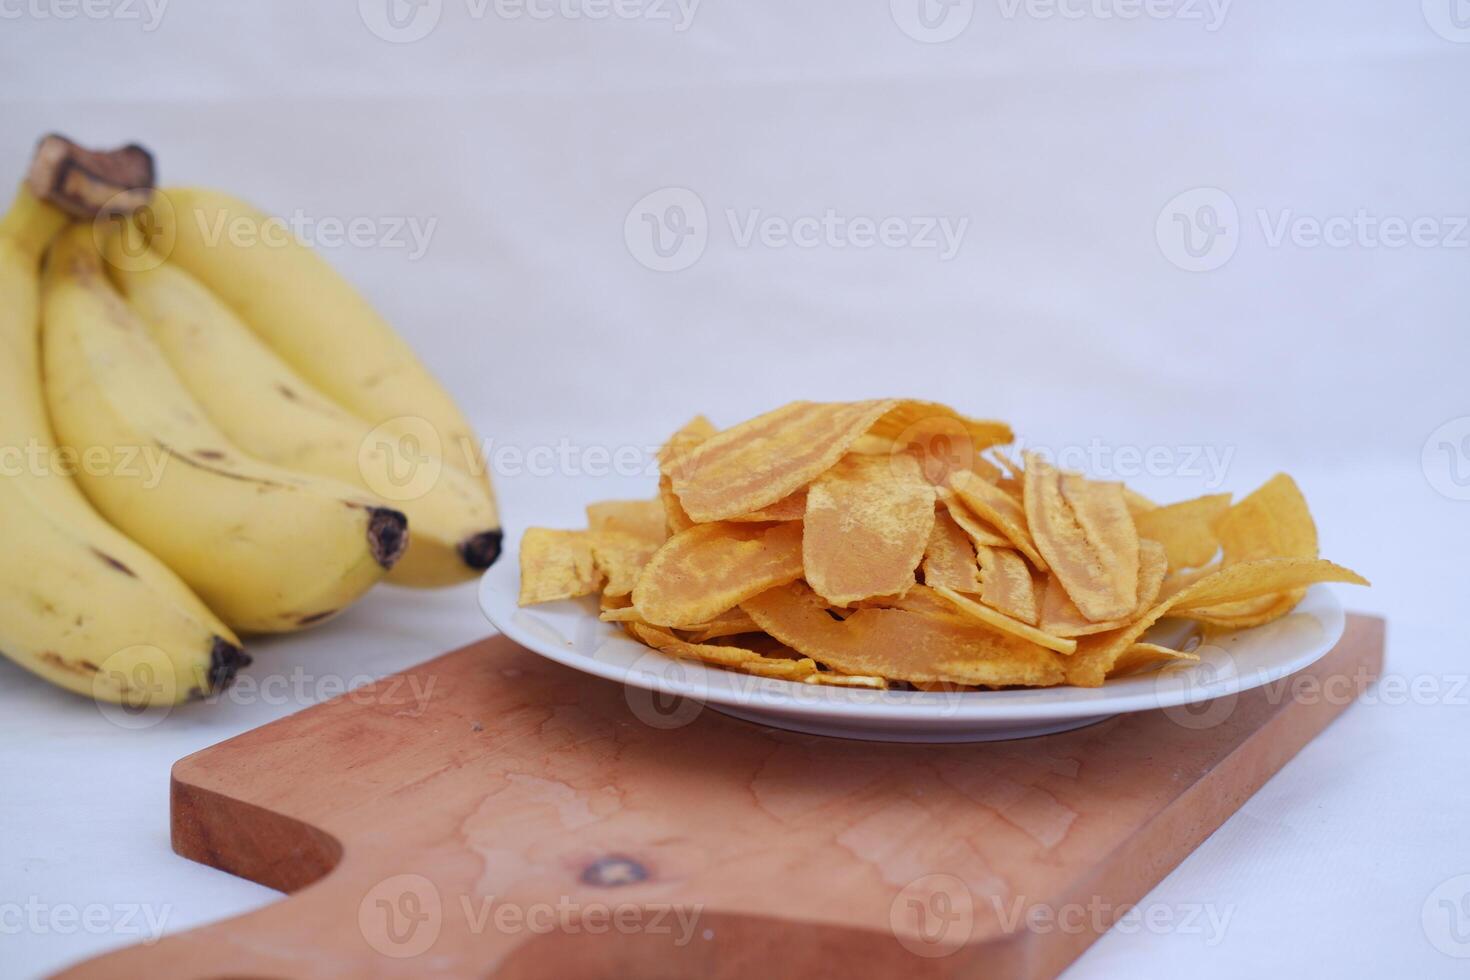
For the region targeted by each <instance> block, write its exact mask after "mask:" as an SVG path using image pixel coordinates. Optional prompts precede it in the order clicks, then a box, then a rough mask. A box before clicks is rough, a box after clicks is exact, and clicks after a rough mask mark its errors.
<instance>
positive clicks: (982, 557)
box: [975, 548, 1045, 645]
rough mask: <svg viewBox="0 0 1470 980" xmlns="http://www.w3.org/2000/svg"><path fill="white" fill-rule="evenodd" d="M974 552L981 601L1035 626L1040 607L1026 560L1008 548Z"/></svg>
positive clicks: (978, 549)
mask: <svg viewBox="0 0 1470 980" xmlns="http://www.w3.org/2000/svg"><path fill="white" fill-rule="evenodd" d="M975 552H976V557H977V558H978V559H979V562H980V601H981V602H983V603H985V604H986V605H987V606H989V607H990V608H992V609H997V610H999V611H1000V612H1003V613H1005V614H1006V615H1007V616H1010V617H1011V618H1012V619H1019V620H1020V621H1021V622H1023V623H1027V624H1029V625H1031V626H1035V625H1036V623H1037V620H1038V619H1040V617H1041V603H1040V601H1039V600H1038V599H1037V596H1036V582H1035V580H1034V579H1032V577H1031V567H1030V566H1029V565H1027V564H1026V559H1024V558H1022V557H1021V553H1020V552H1018V551H1015V550H1013V549H1011V548H976V549H975ZM1043 645H1045V644H1043Z"/></svg>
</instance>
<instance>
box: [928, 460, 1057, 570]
mask: <svg viewBox="0 0 1470 980" xmlns="http://www.w3.org/2000/svg"><path fill="white" fill-rule="evenodd" d="M950 489H952V490H953V491H954V492H955V493H956V494H958V495H959V498H960V501H961V502H962V503H964V505H965V506H966V507H967V508H969V510H970V511H971V512H972V513H973V514H975V516H977V517H980V518H982V519H983V520H985V521H988V522H989V523H990V524H991V525H993V526H994V527H995V529H996V530H998V531H1000V533H1001V534H1002V535H1004V536H1005V539H1006V544H1007V545H1009V546H1010V547H1013V548H1015V549H1016V550H1018V551H1020V552H1021V554H1023V555H1025V556H1026V558H1027V560H1028V561H1030V562H1031V564H1032V565H1033V566H1034V567H1035V568H1036V570H1037V571H1039V572H1044V571H1046V570H1047V564H1046V559H1045V558H1043V557H1042V556H1041V552H1040V550H1038V548H1037V547H1036V543H1035V542H1034V541H1033V540H1032V536H1031V531H1030V530H1029V529H1028V525H1027V522H1026V518H1027V514H1026V511H1025V510H1024V509H1023V508H1022V506H1021V504H1020V503H1019V502H1017V500H1016V498H1014V497H1012V496H1011V495H1010V494H1008V493H1006V492H1005V491H1004V490H1002V489H1001V488H1000V487H998V486H996V485H995V484H993V483H987V482H986V481H985V480H982V479H980V477H979V476H977V475H975V474H974V473H956V474H955V475H954V478H953V479H952V480H951V481H950ZM955 520H956V521H959V524H960V526H961V527H964V521H961V520H960V519H959V518H958V517H956V518H955ZM979 543H980V542H979V541H978V540H977V541H976V544H979Z"/></svg>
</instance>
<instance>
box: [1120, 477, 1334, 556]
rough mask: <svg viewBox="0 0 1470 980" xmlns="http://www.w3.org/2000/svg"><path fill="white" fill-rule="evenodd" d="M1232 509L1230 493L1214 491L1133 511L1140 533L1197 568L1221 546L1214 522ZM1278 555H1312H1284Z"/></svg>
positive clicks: (1140, 535) (1171, 554) (1134, 520)
mask: <svg viewBox="0 0 1470 980" xmlns="http://www.w3.org/2000/svg"><path fill="white" fill-rule="evenodd" d="M1229 509H1230V494H1228V493H1214V494H1210V495H1209V496H1205V497H1196V498H1195V499H1193V500H1183V501H1180V502H1179V503H1177V504H1168V505H1167V506H1164V507H1154V508H1153V509H1152V510H1147V511H1144V512H1142V513H1137V512H1135V513H1134V516H1133V524H1134V526H1135V527H1136V528H1137V529H1138V535H1139V537H1143V538H1149V539H1151V540H1154V541H1157V542H1159V543H1160V544H1162V545H1163V546H1164V551H1165V552H1166V553H1167V554H1168V556H1169V565H1170V566H1171V567H1173V568H1198V567H1199V566H1201V565H1205V564H1208V563H1209V562H1210V561H1211V560H1213V559H1214V557H1215V553H1216V552H1217V551H1219V550H1220V539H1219V538H1218V537H1216V535H1215V525H1216V524H1217V523H1219V521H1220V519H1221V518H1222V517H1224V516H1225V513H1226V512H1227V511H1228V510H1229ZM1278 557H1287V558H1298V557H1313V558H1315V557H1316V555H1311V556H1301V555H1281V556H1278Z"/></svg>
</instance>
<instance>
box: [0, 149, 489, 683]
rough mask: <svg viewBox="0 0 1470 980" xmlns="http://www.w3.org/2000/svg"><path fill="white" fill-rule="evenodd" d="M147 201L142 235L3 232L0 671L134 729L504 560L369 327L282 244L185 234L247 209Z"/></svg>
mask: <svg viewBox="0 0 1470 980" xmlns="http://www.w3.org/2000/svg"><path fill="white" fill-rule="evenodd" d="M150 164H151V160H150ZM163 194H164V195H165V196H166V198H167V199H168V201H169V203H170V204H171V205H172V208H171V209H167V208H160V209H156V210H155V211H154V212H153V213H154V214H164V215H166V216H167V219H168V220H167V221H165V222H154V223H152V224H151V225H148V224H145V223H143V222H141V221H139V220H137V218H138V216H137V215H134V216H133V217H129V216H128V215H126V214H125V215H123V216H121V218H120V219H119V220H115V221H111V222H106V221H101V220H99V221H90V220H82V221H75V222H74V221H73V220H72V217H76V216H78V215H76V213H75V212H73V215H72V217H69V216H68V214H66V213H63V211H61V210H58V209H57V208H55V207H53V206H52V205H51V204H49V203H47V202H46V201H43V200H41V199H40V198H38V197H37V196H35V195H34V194H33V193H32V191H31V190H30V189H29V188H28V187H22V189H21V190H20V192H19V194H18V195H17V196H16V198H15V200H14V202H13V204H12V206H11V208H10V210H9V212H8V213H7V214H6V215H5V216H4V217H3V219H0V297H3V302H0V534H3V535H4V536H5V540H6V541H7V545H8V547H7V549H6V555H7V556H8V557H6V558H5V559H0V651H3V653H4V654H5V655H6V656H8V657H10V658H11V659H13V660H15V661H16V662H18V663H20V664H21V665H22V666H24V667H26V668H28V669H30V670H31V671H33V672H35V673H37V674H39V675H40V676H42V677H45V678H46V679H48V680H50V681H53V682H54V683H56V684H58V685H60V686H62V687H65V688H68V689H70V690H73V691H77V692H79V693H82V694H86V695H89V696H92V697H94V698H97V699H100V700H106V701H113V702H118V703H122V704H126V705H129V706H133V707H142V706H148V705H158V704H170V703H175V702H178V701H183V700H186V699H188V698H191V697H199V696H203V695H206V694H208V693H210V692H213V691H216V690H219V689H221V688H222V687H224V686H225V685H227V684H228V683H229V682H230V681H231V679H232V678H233V676H234V675H235V672H236V671H238V670H239V669H240V668H241V667H243V666H246V665H248V664H249V663H250V657H249V655H248V654H247V653H245V652H244V650H243V649H242V647H241V644H240V640H239V638H238V637H239V635H240V634H254V633H282V632H289V631H293V630H298V629H302V628H304V627H307V626H312V625H314V624H317V623H320V622H323V621H325V620H327V619H329V618H330V617H332V616H333V615H335V614H337V613H339V612H341V611H342V610H343V609H344V608H346V607H347V606H348V605H350V604H351V603H353V602H354V601H356V600H357V599H358V598H360V597H361V596H362V595H363V594H364V593H365V592H366V591H367V590H368V589H370V588H371V587H372V586H373V585H374V584H376V583H377V582H379V581H381V580H386V581H389V582H392V583H396V584H400V585H408V586H418V587H434V586H442V585H449V584H453V583H457V582H462V581H466V580H468V579H470V578H473V577H474V576H475V575H476V574H478V573H479V572H480V571H481V570H483V569H484V568H486V567H488V566H489V565H490V563H491V562H493V561H494V560H495V558H496V557H497V556H498V554H499V552H500V540H501V531H500V522H499V518H498V516H497V513H496V508H495V500H494V496H493V492H492V490H491V487H490V483H489V479H488V476H487V472H486V468H485V467H484V465H483V462H482V460H481V458H480V455H479V453H478V450H477V447H476V441H475V436H474V433H473V431H472V429H471V428H470V427H469V425H468V423H467V422H466V421H465V419H464V417H463V416H462V415H461V414H460V412H459V410H458V409H457V408H456V407H455V405H454V403H453V401H452V400H451V399H450V398H449V396H448V395H446V394H445V393H444V392H443V390H442V389H441V388H440V387H439V386H438V384H437V383H436V382H435V381H434V380H433V378H432V377H431V376H430V375H429V374H428V372H427V371H426V370H425V369H424V367H423V366H422V365H421V364H420V363H419V361H418V360H417V359H416V358H415V357H414V356H413V354H412V352H411V351H409V349H408V348H407V347H406V345H404V343H403V342H402V341H401V340H400V339H399V338H398V337H397V336H396V334H394V333H393V331H392V330H391V328H390V327H388V325H387V324H386V323H385V322H384V321H383V320H382V319H381V318H380V317H379V316H378V315H377V314H376V313H375V312H374V311H373V310H372V309H371V307H369V306H368V305H367V303H366V302H365V301H364V300H363V299H362V298H361V297H360V296H359V295H358V294H357V293H356V292H355V291H354V290H353V289H352V288H351V287H350V286H349V285H348V284H347V283H346V282H345V281H344V280H343V279H341V278H340V277H339V276H337V274H336V273H335V272H334V271H333V270H332V269H331V268H330V267H329V266H328V265H327V264H326V263H325V262H323V261H322V260H321V259H320V258H319V257H318V256H316V255H315V254H313V253H312V252H310V251H309V250H308V249H307V248H306V247H305V246H304V245H301V244H298V243H295V242H292V243H291V244H289V245H282V244H281V243H279V242H274V241H272V242H267V241H265V240H263V239H257V240H255V242H254V243H253V244H239V243H235V242H231V241H227V240H225V239H221V240H219V241H209V240H206V238H205V237H204V236H203V235H202V233H201V229H202V228H207V227H211V225H210V224H208V222H209V221H211V220H213V219H215V218H218V217H219V216H226V217H234V216H244V217H246V218H248V219H250V220H257V221H261V222H264V221H266V220H267V219H266V216H264V215H262V214H260V213H259V212H256V211H254V210H253V209H251V208H250V207H249V206H248V205H246V204H243V203H242V202H239V201H237V200H234V199H232V198H229V197H227V196H225V195H222V194H218V193H214V192H210V191H198V190H183V189H181V190H169V191H164V192H163ZM48 200H49V198H48ZM410 531H411V533H410Z"/></svg>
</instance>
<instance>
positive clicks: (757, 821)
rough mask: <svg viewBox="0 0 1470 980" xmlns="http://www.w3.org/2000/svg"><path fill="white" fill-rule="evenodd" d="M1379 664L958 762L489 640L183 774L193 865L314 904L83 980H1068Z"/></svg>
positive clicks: (1370, 632) (219, 928)
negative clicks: (676, 712) (1060, 978)
mask: <svg viewBox="0 0 1470 980" xmlns="http://www.w3.org/2000/svg"><path fill="white" fill-rule="evenodd" d="M1382 651H1383V622H1382V620H1378V619H1372V618H1368V617H1363V616H1351V617H1349V623H1348V630H1347V634H1346V636H1345V637H1344V639H1343V641H1342V642H1341V643H1340V644H1339V645H1338V646H1337V648H1336V649H1334V650H1333V651H1332V652H1331V653H1330V654H1328V655H1327V657H1325V658H1324V659H1323V660H1322V661H1320V662H1319V663H1318V664H1316V665H1315V666H1314V667H1312V668H1309V669H1308V670H1307V671H1304V672H1303V673H1302V674H1299V675H1297V677H1296V680H1298V681H1301V680H1302V679H1304V678H1311V679H1314V680H1315V682H1317V683H1318V684H1320V683H1323V682H1326V681H1327V680H1328V678H1330V677H1338V678H1343V679H1344V680H1340V681H1338V682H1336V683H1335V684H1334V685H1332V686H1331V687H1329V688H1328V690H1330V691H1334V692H1336V693H1335V695H1334V696H1328V697H1322V696H1317V695H1315V694H1312V693H1311V692H1314V691H1320V690H1321V689H1322V688H1319V687H1311V686H1310V685H1302V686H1300V687H1297V686H1294V685H1289V684H1287V683H1286V682H1282V683H1280V684H1277V685H1272V686H1269V687H1267V688H1261V689H1257V690H1255V691H1251V692H1247V693H1246V694H1243V695H1240V696H1239V697H1238V698H1237V699H1236V700H1235V701H1234V703H1233V704H1227V703H1223V702H1215V703H1214V705H1213V707H1212V708H1211V709H1210V712H1209V714H1208V715H1201V714H1198V713H1197V711H1198V709H1196V713H1194V714H1187V715H1186V714H1181V713H1180V711H1183V709H1178V710H1176V711H1172V712H1164V711H1156V712H1149V713H1145V714H1135V715H1128V716H1122V717H1118V718H1114V719H1111V720H1108V721H1105V722H1102V723H1100V724H1097V725H1094V726H1092V727H1090V728H1085V729H1080V730H1077V731H1072V732H1067V733H1064V734H1059V735H1051V736H1047V737H1044V738H1036V739H1029V740H1024V741H1016V742H990V743H980V744H968V745H942V746H940V745H896V744H876V743H870V742H849V741H843V740H837V739H826V738H819V737H814V736H806V735H797V734H792V733H788V732H782V731H777V730H772V729H766V728H761V727H758V726H755V725H751V724H748V723H745V722H741V721H736V720H734V719H731V718H727V717H725V716H723V715H720V714H719V713H717V712H716V711H714V710H710V709H704V710H702V711H699V712H698V713H697V714H696V716H695V717H694V719H693V720H692V722H690V723H689V724H687V725H685V726H683V727H678V728H674V729H661V728H657V727H651V726H649V725H647V724H644V723H642V722H640V721H639V720H638V718H637V717H636V716H635V714H634V713H633V712H632V711H631V710H630V708H629V705H628V702H627V699H626V698H625V694H624V691H623V689H622V688H621V687H619V686H618V685H615V684H611V683H608V682H605V681H600V680H595V679H592V678H589V677H586V676H583V675H580V674H578V673H576V672H573V671H571V670H568V669H566V668H564V667H561V666H558V665H556V664H553V663H551V662H548V661H546V660H543V659H542V658H540V657H537V656H536V655H534V654H532V653H529V652H527V651H525V650H522V649H520V648H519V647H517V646H515V645H514V644H512V643H511V642H509V641H507V640H505V639H504V638H501V637H494V638H491V639H488V640H485V641H483V642H481V643H478V644H475V645H474V646H471V647H467V648H465V649H463V650H459V651H456V652H454V653H450V654H447V655H445V656H443V657H440V658H438V659H436V660H433V661H430V662H428V663H426V664H423V665H422V666H420V667H417V668H414V669H413V670H411V671H408V672H406V673H405V674H401V675H397V676H396V677H393V678H387V679H385V680H384V681H381V682H379V683H378V684H376V685H373V686H372V687H370V688H366V689H362V690H359V691H357V692H355V693H353V694H351V695H348V696H346V697H343V698H339V699H337V700H335V701H332V702H328V703H326V704H322V705H319V706H317V707H313V708H310V709H308V710H306V711H303V712H301V713H300V714H297V715H295V716H293V717H290V718H286V719H283V720H281V721H278V722H275V723H274V724H271V725H267V726H265V727H264V728H261V729H258V730H256V731H253V732H249V733H247V734H245V735H242V736H240V737H238V738H235V739H231V740H230V741H228V742H225V743H223V744H221V745H217V746H214V747H213V748H209V749H206V750H204V751H203V752H199V753H197V754H195V755H192V756H190V757H189V758H187V759H184V760H182V761H181V762H179V763H178V764H177V765H176V766H175V767H174V773H173V835H174V847H175V849H176V850H177V851H178V852H179V853H180V854H183V855H184V856H186V857H189V858H193V859H194V860H197V861H202V862H204V863H206V864H210V865H213V866H215V867H218V868H222V869H224V870H226V871H229V872H232V873H234V874H237V875H242V876H244V877H247V878H250V879H252V880H255V881H259V882H262V883H264V884H268V885H270V886H272V887H274V888H279V889H282V890H286V891H289V892H292V895H291V896H290V897H289V898H287V899H285V900H283V901H281V902H278V903H276V904H273V905H270V906H267V907H265V908H262V909H260V910H258V911H256V912H253V913H251V914H249V915H245V916H241V917H239V918H236V919H232V920H229V921H226V922H220V923H217V924H215V925H211V926H206V927H203V928H199V929H195V930H193V931H191V932H187V933H183V934H181V935H178V936H173V937H169V938H167V939H165V940H163V941H162V942H160V943H158V944H157V945H154V946H151V947H134V948H131V949H126V950H123V951H120V952H117V953H113V954H110V955H107V956H103V957H100V958H98V959H95V960H92V961H90V962H87V963H84V964H82V965H80V966H78V967H76V968H74V969H72V970H70V971H68V972H67V973H66V974H64V975H65V976H67V977H77V978H82V977H106V978H117V977H149V978H168V977H187V978H197V977H276V978H285V977H419V976H433V977H483V976H488V975H494V976H499V977H531V976H547V975H557V976H590V977H632V976H636V977H688V976H696V975H698V976H710V977H737V976H749V975H760V976H852V975H887V974H890V973H896V972H898V971H903V972H904V973H907V974H917V975H922V976H941V977H947V976H961V975H986V976H1006V977H1012V976H1017V977H1051V976H1054V975H1056V974H1057V973H1058V972H1060V971H1061V970H1062V969H1063V968H1064V967H1065V966H1066V965H1067V964H1068V963H1070V962H1071V961H1072V960H1073V959H1075V958H1076V957H1077V955H1078V954H1080V953H1081V952H1082V951H1083V950H1084V949H1085V948H1086V947H1087V946H1088V945H1089V944H1091V943H1092V942H1093V941H1094V940H1095V939H1096V938H1097V935H1098V934H1099V931H1100V930H1101V929H1105V928H1106V926H1107V925H1108V924H1109V923H1110V922H1111V919H1112V918H1113V917H1114V916H1115V915H1116V914H1118V913H1119V912H1120V911H1121V910H1122V909H1123V908H1126V906H1127V905H1128V904H1129V903H1133V902H1136V901H1137V900H1138V899H1140V898H1141V897H1143V896H1144V895H1145V893H1146V892H1147V891H1148V890H1149V889H1150V888H1151V887H1152V886H1153V885H1154V884H1155V883H1156V882H1158V881H1159V880H1160V879H1161V878H1162V877H1163V876H1164V875H1166V874H1167V873H1168V872H1169V870H1170V869H1171V868H1173V867H1174V866H1175V865H1176V864H1177V863H1178V862H1179V861H1180V860H1182V859H1183V858H1184V857H1185V855H1187V854H1189V853H1190V851H1192V850H1193V849H1194V848H1195V847H1196V846H1197V845H1198V844H1199V843H1200V841H1202V840H1203V839H1204V838H1205V837H1207V836H1208V835H1209V834H1210V833H1211V832H1213V831H1214V830H1215V828H1216V827H1218V826H1219V825H1220V824H1221V823H1222V822H1223V821H1224V820H1225V819H1226V818H1227V817H1228V816H1229V815H1230V814H1231V813H1233V812H1234V811H1235V810H1236V809H1237V808H1238V807H1239V806H1240V805H1241V804H1242V803H1243V802H1244V801H1245V800H1246V799H1247V798H1248V797H1250V795H1251V794H1252V793H1254V792H1255V791H1256V790H1257V789H1259V788H1260V786H1261V785H1262V784H1263V783H1264V782H1265V781H1266V780H1267V779H1269V778H1270V776H1271V775H1272V774H1273V773H1274V772H1276V771H1277V770H1278V769H1279V768H1280V767H1281V766H1282V765H1283V764H1284V763H1285V762H1286V761H1287V760H1288V759H1290V758H1291V757H1292V756H1293V755H1295V754H1296V752H1297V751H1298V750H1299V749H1300V748H1301V747H1302V746H1303V745H1305V744H1306V743H1307V742H1308V741H1309V740H1310V739H1311V738H1312V737H1313V736H1315V735H1316V734H1317V733H1318V732H1320V731H1321V730H1322V729H1323V728H1324V727H1326V725H1327V724H1328V723H1329V722H1330V721H1331V720H1332V718H1333V717H1335V716H1336V715H1337V714H1338V713H1339V712H1340V711H1341V710H1343V708H1344V707H1345V706H1346V704H1347V703H1350V701H1351V700H1352V699H1353V697H1355V696H1356V693H1357V692H1358V691H1360V690H1361V689H1362V688H1363V686H1365V685H1366V684H1367V683H1369V682H1370V681H1371V680H1372V678H1374V677H1375V676H1376V675H1377V673H1378V671H1379V669H1380V667H1381V664H1382ZM1301 692H1307V693H1306V695H1305V696H1304V695H1303V694H1302V693H1301ZM1344 693H1346V694H1347V695H1348V696H1346V697H1344V696H1342V695H1343V694H1344ZM1205 720H1208V722H1209V723H1204V721H1205ZM1099 907H1100V908H1102V909H1103V910H1104V911H1103V913H1102V915H1103V918H1102V920H1101V921H1097V922H1093V921H1091V913H1089V914H1087V915H1081V914H1080V911H1081V910H1090V909H1094V908H1099ZM1027 910H1029V912H1030V914H1031V915H1032V916H1042V915H1047V914H1067V913H1068V912H1069V910H1070V911H1071V912H1074V913H1078V917H1079V919H1080V920H1081V922H1082V926H1081V927H1079V928H1068V929H1062V928H1056V927H1050V928H1048V927H1045V926H1044V925H1038V926H1037V927H1036V928H1028V927H1027V925H1026V922H1027V920H1026V919H1022V920H1021V921H1020V922H1019V923H1018V922H1017V921H1015V918H1014V916H1015V915H1017V914H1019V913H1021V912H1023V911H1027ZM1030 921H1032V922H1034V923H1040V922H1042V921H1043V920H1041V919H1031V920H1030Z"/></svg>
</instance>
